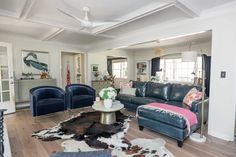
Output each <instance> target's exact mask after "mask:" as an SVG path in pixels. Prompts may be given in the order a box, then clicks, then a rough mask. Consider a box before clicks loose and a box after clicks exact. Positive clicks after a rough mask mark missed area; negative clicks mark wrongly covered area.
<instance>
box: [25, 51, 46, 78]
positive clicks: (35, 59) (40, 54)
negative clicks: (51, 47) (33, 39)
mask: <svg viewBox="0 0 236 157" xmlns="http://www.w3.org/2000/svg"><path fill="white" fill-rule="evenodd" d="M48 65H49V54H48V52H44V51H34V50H22V66H23V69H22V70H23V71H22V73H26V74H32V75H39V74H40V73H42V72H48V71H49V66H48Z"/></svg>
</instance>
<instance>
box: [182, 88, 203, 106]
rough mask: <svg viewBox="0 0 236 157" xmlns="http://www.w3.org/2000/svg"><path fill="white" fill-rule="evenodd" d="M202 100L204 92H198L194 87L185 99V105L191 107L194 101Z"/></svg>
mask: <svg viewBox="0 0 236 157" xmlns="http://www.w3.org/2000/svg"><path fill="white" fill-rule="evenodd" d="M201 98H202V92H200V91H198V90H197V89H196V88H195V87H194V88H192V89H191V90H190V91H189V92H188V93H187V94H186V95H185V97H184V99H183V103H184V104H186V105H187V106H189V107H191V106H192V103H193V102H194V101H196V100H200V99H201Z"/></svg>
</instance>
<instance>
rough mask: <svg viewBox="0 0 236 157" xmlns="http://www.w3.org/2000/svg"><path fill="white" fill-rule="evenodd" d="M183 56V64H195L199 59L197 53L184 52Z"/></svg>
mask: <svg viewBox="0 0 236 157" xmlns="http://www.w3.org/2000/svg"><path fill="white" fill-rule="evenodd" d="M181 56H182V62H195V61H196V59H197V51H184V52H182V54H181Z"/></svg>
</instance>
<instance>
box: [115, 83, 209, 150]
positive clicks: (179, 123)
mask: <svg viewBox="0 0 236 157" xmlns="http://www.w3.org/2000/svg"><path fill="white" fill-rule="evenodd" d="M193 87H195V88H197V89H198V90H201V87H199V86H192V85H181V84H169V83H168V84H161V83H153V82H138V81H133V88H136V93H135V95H127V94H119V95H118V96H117V100H119V101H121V103H123V104H124V105H125V107H126V108H127V109H128V110H131V111H136V110H137V108H138V107H139V108H138V110H137V113H138V117H137V118H138V123H139V127H140V130H142V129H143V128H144V127H145V128H148V129H150V130H153V131H156V132H158V133H161V134H164V135H166V136H169V137H172V138H174V139H176V140H177V143H178V146H179V147H182V145H183V141H184V140H185V139H186V138H187V137H188V136H189V134H190V133H192V132H194V131H196V130H197V129H198V128H199V127H200V122H201V101H194V102H193V103H192V106H191V108H190V109H189V110H190V111H192V112H193V113H194V114H196V116H197V120H198V124H197V125H194V126H192V127H191V128H190V133H189V132H188V129H187V124H186V121H185V119H183V118H180V117H178V116H170V115H169V114H167V113H161V112H155V111H153V110H149V109H147V108H143V107H140V106H142V105H146V104H149V103H154V102H158V103H164V104H168V105H173V106H177V107H181V108H184V107H185V105H184V104H183V99H184V97H185V95H186V94H187V93H188V91H189V90H190V89H192V88H193ZM208 103H209V102H208V99H207V98H206V99H205V113H204V121H205V123H206V121H207V119H208Z"/></svg>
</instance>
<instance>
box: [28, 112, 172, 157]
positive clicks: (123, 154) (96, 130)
mask: <svg viewBox="0 0 236 157" xmlns="http://www.w3.org/2000/svg"><path fill="white" fill-rule="evenodd" d="M100 114H101V113H100V112H84V113H80V114H78V115H77V116H75V117H72V118H70V119H68V120H65V121H63V122H60V123H59V124H58V125H56V126H54V127H52V128H49V129H44V130H40V131H37V132H35V133H33V134H32V136H33V137H36V138H38V139H41V140H43V141H54V140H57V139H64V140H66V141H64V142H63V143H62V147H64V151H65V152H78V151H94V150H103V149H110V150H111V151H112V155H114V156H118V157H174V156H173V155H172V154H171V153H170V152H169V151H168V150H167V149H166V148H165V141H164V140H162V139H151V140H149V139H135V140H132V141H128V140H127V139H125V137H124V136H125V133H126V132H127V131H128V128H129V121H130V120H131V118H132V117H131V116H126V115H124V114H122V113H121V112H117V113H116V118H117V122H116V123H114V124H111V125H103V124H100V123H99V121H100Z"/></svg>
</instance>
